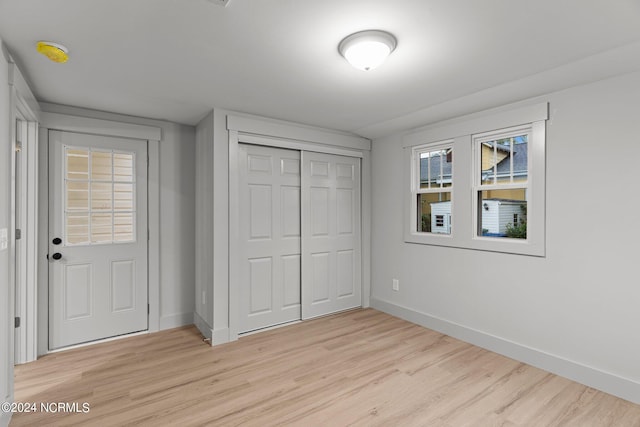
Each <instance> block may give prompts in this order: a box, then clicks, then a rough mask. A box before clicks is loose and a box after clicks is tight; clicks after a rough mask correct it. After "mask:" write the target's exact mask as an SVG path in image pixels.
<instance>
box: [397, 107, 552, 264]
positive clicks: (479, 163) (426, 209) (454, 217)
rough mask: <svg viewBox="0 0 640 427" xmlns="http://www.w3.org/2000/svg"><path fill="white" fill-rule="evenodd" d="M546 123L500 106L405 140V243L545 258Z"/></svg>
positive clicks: (541, 115) (533, 112) (539, 114)
mask: <svg viewBox="0 0 640 427" xmlns="http://www.w3.org/2000/svg"><path fill="white" fill-rule="evenodd" d="M547 118H548V105H547V104H546V103H544V104H535V105H529V106H521V107H517V108H506V107H503V108H501V109H499V111H497V110H496V111H494V112H483V113H478V114H473V115H470V116H466V117H461V118H457V119H453V120H450V121H447V122H441V123H437V124H435V125H432V126H430V127H426V128H423V129H420V130H417V131H415V132H413V133H410V134H408V135H406V136H405V137H404V140H403V146H404V149H405V162H406V163H405V164H406V168H405V171H406V172H405V176H406V177H407V181H405V182H408V183H409V190H408V191H406V193H405V194H406V196H405V227H404V230H405V231H404V237H405V241H406V242H409V243H421V244H430V245H437V246H452V247H459V248H466V249H477V250H487V251H495V252H507V253H514V254H523V255H535V256H544V254H545V247H544V244H545V194H544V191H545V138H546V137H545V126H546V125H545V121H546V120H547ZM431 141H434V142H431ZM454 151H455V153H456V156H455V157H454V156H453V152H454ZM454 170H455V174H454ZM454 188H455V190H454ZM454 223H455V227H453V226H452V224H454Z"/></svg>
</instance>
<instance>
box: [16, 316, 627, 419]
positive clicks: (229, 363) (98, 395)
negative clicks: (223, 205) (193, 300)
mask: <svg viewBox="0 0 640 427" xmlns="http://www.w3.org/2000/svg"><path fill="white" fill-rule="evenodd" d="M15 388H16V392H15V397H16V401H18V402H78V403H80V404H81V403H83V402H88V403H89V404H90V412H89V413H86V414H83V413H78V414H58V415H52V414H43V413H35V414H15V415H14V418H13V422H12V425H15V426H21V425H30V426H33V425H69V424H74V425H98V426H111V425H113V426H116V425H117V426H121V425H129V424H137V425H153V426H159V425H179V426H188V425H203V424H208V425H224V426H233V425H253V426H270V425H299V426H346V425H361V426H378V425H379V426H414V425H415V426H474V427H476V426H581V427H585V426H616V427H619V426H640V406H638V405H634V404H632V403H629V402H627V401H624V400H621V399H618V398H615V397H613V396H611V395H608V394H605V393H602V392H598V391H596V390H594V389H591V388H588V387H585V386H583V385H580V384H577V383H575V382H572V381H569V380H567V379H564V378H561V377H558V376H556V375H552V374H549V373H547V372H545V371H542V370H540V369H536V368H533V367H531V366H528V365H525V364H523V363H519V362H517V361H514V360H511V359H508V358H506V357H502V356H499V355H497V354H495V353H492V352H489V351H486V350H483V349H481V348H478V347H475V346H473V345H470V344H465V343H463V342H461V341H458V340H456V339H453V338H451V337H448V336H445V335H442V334H439V333H437V332H433V331H430V330H428V329H424V328H422V327H420V326H417V325H414V324H411V323H408V322H405V321H403V320H400V319H397V318H394V317H391V316H389V315H386V314H384V313H380V312H378V311H375V310H372V309H368V310H358V311H352V312H348V313H342V314H338V315H334V316H330V317H326V318H322V319H317V320H313V321H308V322H304V323H299V324H296V325H292V326H287V327H284V328H279V329H275V330H271V331H267V332H263V333H259V334H255V335H250V336H247V337H244V338H241V339H240V340H239V341H238V342H235V343H229V344H225V345H221V346H217V347H213V348H211V347H209V346H208V345H207V344H205V343H203V342H202V339H201V337H200V335H199V333H198V332H197V330H196V329H195V328H193V327H186V328H179V329H173V330H170V331H164V332H159V333H155V334H149V335H144V336H137V337H132V338H127V339H123V340H119V341H114V342H108V343H103V344H97V345H94V346H90V347H84V348H80V349H75V350H69V351H67V352H62V353H55V354H50V355H48V356H45V357H43V358H41V359H40V360H38V361H36V362H33V363H30V364H27V365H22V366H18V367H16V383H15Z"/></svg>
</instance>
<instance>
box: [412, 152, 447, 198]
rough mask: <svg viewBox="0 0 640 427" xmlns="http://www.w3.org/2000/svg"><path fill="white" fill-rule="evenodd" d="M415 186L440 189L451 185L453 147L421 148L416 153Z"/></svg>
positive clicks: (422, 188)
mask: <svg viewBox="0 0 640 427" xmlns="http://www.w3.org/2000/svg"><path fill="white" fill-rule="evenodd" d="M418 162H419V163H418V164H419V168H418V170H419V173H420V176H419V178H418V180H419V182H418V185H417V188H419V189H421V190H424V189H433V190H436V191H437V190H440V189H443V188H448V187H451V186H452V172H453V148H451V147H444V148H438V149H431V150H423V151H420V152H419V153H418Z"/></svg>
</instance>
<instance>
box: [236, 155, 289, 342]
mask: <svg viewBox="0 0 640 427" xmlns="http://www.w3.org/2000/svg"><path fill="white" fill-rule="evenodd" d="M238 161H239V164H238V175H239V192H240V194H239V200H240V203H239V207H240V218H239V223H240V242H239V252H240V271H239V283H240V285H239V291H240V292H239V294H240V319H239V321H240V324H239V325H238V326H239V327H238V331H239V332H240V333H242V332H248V331H252V330H256V329H261V328H265V327H268V326H273V325H277V324H281V323H286V322H291V321H294V320H300V152H298V151H293V150H283V149H277V148H271V147H262V146H255V145H247V144H240V145H239V156H238Z"/></svg>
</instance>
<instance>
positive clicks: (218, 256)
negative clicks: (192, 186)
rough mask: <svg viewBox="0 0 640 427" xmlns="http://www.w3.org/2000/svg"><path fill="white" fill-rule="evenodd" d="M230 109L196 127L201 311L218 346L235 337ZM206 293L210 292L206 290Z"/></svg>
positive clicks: (199, 320) (202, 323) (199, 317)
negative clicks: (231, 272) (232, 321)
mask: <svg viewBox="0 0 640 427" xmlns="http://www.w3.org/2000/svg"><path fill="white" fill-rule="evenodd" d="M227 113H228V111H226V110H222V109H217V108H216V109H215V110H212V111H211V113H210V114H209V115H207V116H206V117H205V118H203V119H202V120H201V121H200V123H198V125H197V126H196V151H197V158H196V195H197V197H196V203H197V205H196V247H197V256H198V258H197V260H196V314H195V315H194V323H195V324H196V326H197V327H198V329H200V332H201V333H202V334H203V335H205V336H206V337H208V338H211V339H212V342H213V343H215V344H219V343H225V342H227V341H229V210H228V207H229V133H228V132H227ZM203 291H204V294H203Z"/></svg>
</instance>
